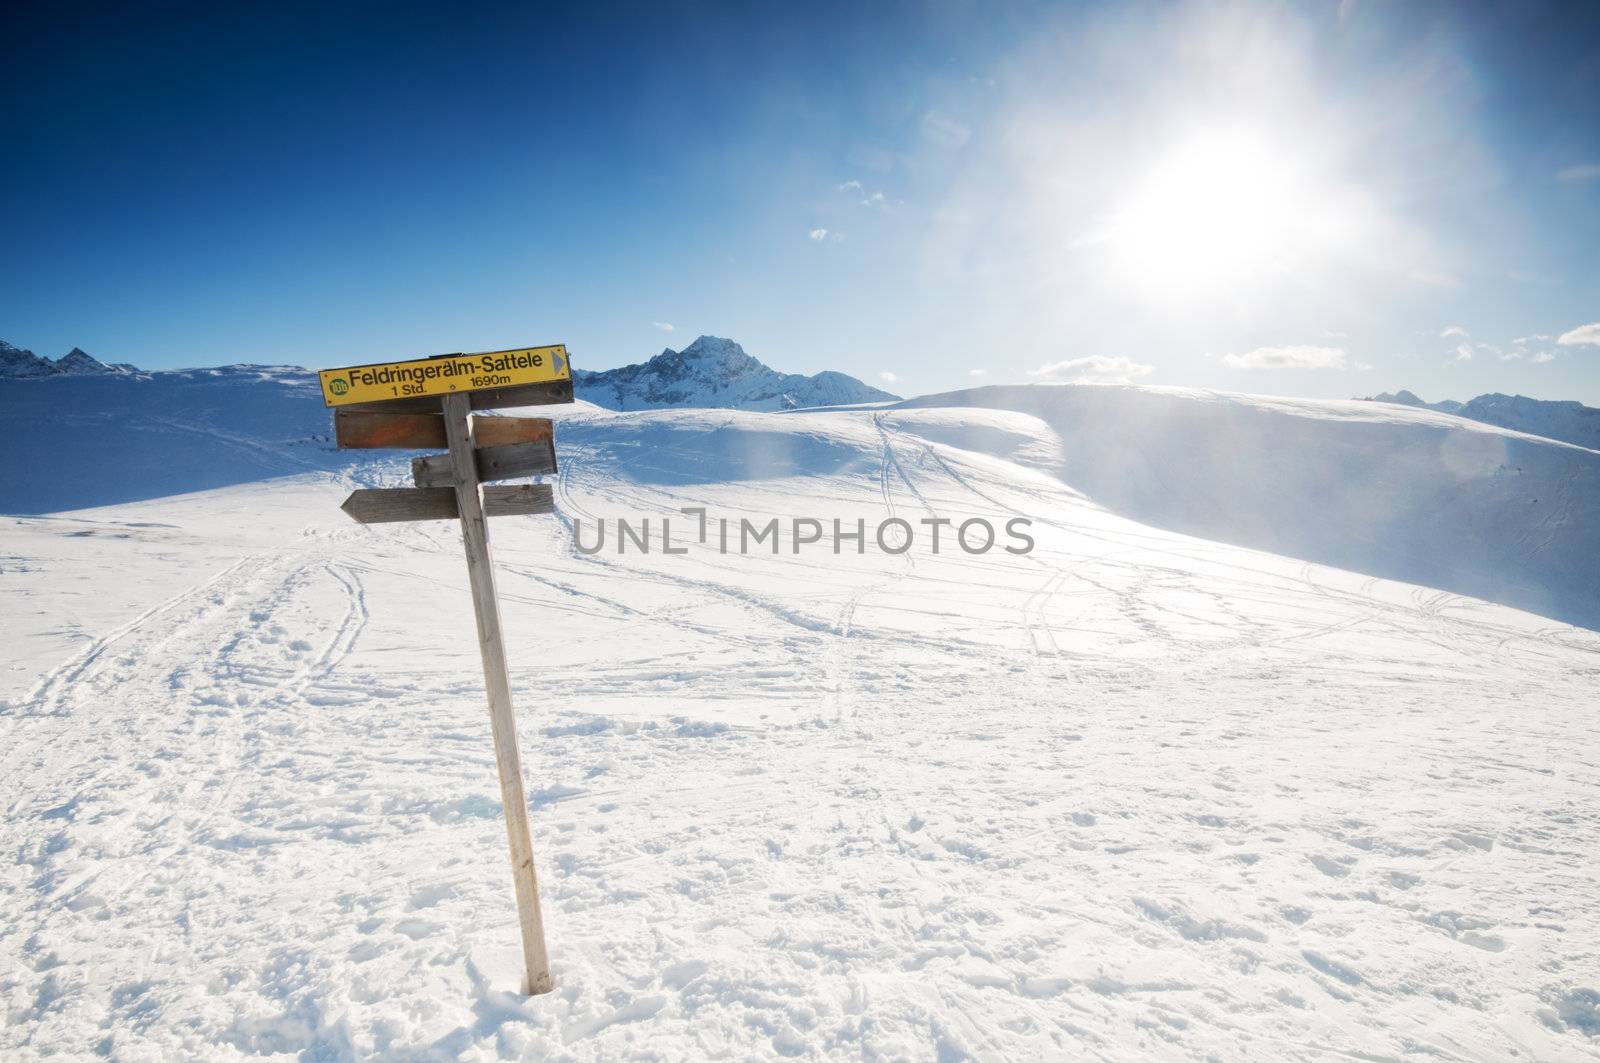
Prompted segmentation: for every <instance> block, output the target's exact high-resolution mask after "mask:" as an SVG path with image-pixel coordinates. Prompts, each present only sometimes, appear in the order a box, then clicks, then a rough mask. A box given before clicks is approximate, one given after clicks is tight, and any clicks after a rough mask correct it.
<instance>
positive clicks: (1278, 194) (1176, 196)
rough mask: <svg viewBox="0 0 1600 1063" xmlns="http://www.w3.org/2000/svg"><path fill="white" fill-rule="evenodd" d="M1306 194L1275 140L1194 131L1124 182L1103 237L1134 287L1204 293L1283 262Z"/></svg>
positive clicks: (1292, 253) (1309, 203) (1301, 231)
mask: <svg viewBox="0 0 1600 1063" xmlns="http://www.w3.org/2000/svg"><path fill="white" fill-rule="evenodd" d="M1315 200H1316V196H1315V195H1314V193H1313V192H1312V191H1311V190H1310V189H1309V188H1308V187H1307V182H1306V181H1305V179H1304V178H1303V176H1302V175H1301V174H1300V173H1298V172H1297V170H1296V167H1295V164H1294V159H1293V157H1292V154H1291V153H1290V152H1289V151H1287V150H1286V149H1285V148H1284V147H1283V146H1282V145H1275V144H1273V143H1272V142H1271V141H1269V140H1267V139H1266V138H1264V137H1262V136H1260V135H1259V134H1254V133H1251V132H1248V131H1243V130H1227V129H1224V130H1207V131H1203V132H1196V133H1193V134H1191V135H1189V136H1187V137H1185V138H1183V139H1182V140H1181V141H1180V142H1179V143H1177V144H1176V145H1175V146H1174V147H1173V148H1172V149H1171V150H1170V151H1168V152H1167V153H1166V154H1165V155H1163V156H1162V157H1161V158H1160V159H1159V161H1158V162H1157V163H1156V164H1155V165H1154V167H1153V168H1152V169H1151V170H1150V171H1149V172H1148V173H1147V174H1145V175H1144V177H1143V178H1142V179H1141V180H1138V181H1136V182H1135V183H1134V184H1133V187H1132V188H1131V190H1130V192H1129V193H1128V196H1127V198H1126V199H1125V200H1124V201H1123V202H1122V204H1121V206H1120V208H1119V209H1118V210H1117V211H1116V212H1115V215H1114V217H1113V221H1112V226H1111V230H1110V233H1109V235H1108V243H1109V244H1110V246H1111V249H1112V253H1113V256H1114V260H1115V266H1116V270H1117V272H1118V273H1119V274H1121V275H1122V276H1123V278H1124V279H1125V280H1127V281H1129V282H1131V283H1133V284H1134V285H1135V286H1137V287H1139V288H1142V289H1145V290H1147V291H1149V292H1150V293H1151V294H1159V295H1183V294H1204V293H1207V292H1211V291H1215V290H1217V289H1220V288H1225V287H1228V286H1237V285H1240V284H1248V283H1252V282H1257V281H1262V280H1265V279H1268V278H1269V277H1271V276H1273V275H1275V274H1280V273H1282V272H1283V271H1284V270H1286V269H1288V268H1290V266H1291V264H1292V263H1293V261H1294V260H1295V258H1296V257H1297V255H1298V254H1299V253H1300V252H1301V251H1302V250H1303V249H1304V244H1305V234H1306V232H1307V230H1308V227H1307V224H1306V221H1307V219H1306V217H1304V215H1305V214H1306V213H1307V212H1314V211H1315V210H1316V203H1315ZM1313 221H1314V219H1313Z"/></svg>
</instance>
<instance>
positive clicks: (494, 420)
mask: <svg viewBox="0 0 1600 1063" xmlns="http://www.w3.org/2000/svg"><path fill="white" fill-rule="evenodd" d="M391 405H392V404H391ZM333 434H334V438H335V439H337V440H338V443H339V449H341V450H378V449H391V450H443V449H444V448H445V446H446V445H447V444H446V443H445V437H444V418H443V417H442V416H441V415H439V414H437V413H390V412H388V411H387V410H385V411H382V412H376V411H367V410H350V409H343V410H335V411H333ZM472 434H473V436H474V438H475V439H476V440H477V442H478V446H480V447H509V446H513V445H515V444H517V443H533V442H537V441H539V440H550V439H553V438H554V437H555V428H554V426H552V425H551V423H550V418H548V417H474V418H472Z"/></svg>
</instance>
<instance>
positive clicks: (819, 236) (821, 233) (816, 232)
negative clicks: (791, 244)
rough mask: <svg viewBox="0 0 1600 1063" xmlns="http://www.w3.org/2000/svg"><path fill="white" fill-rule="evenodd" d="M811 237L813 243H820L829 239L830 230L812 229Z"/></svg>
mask: <svg viewBox="0 0 1600 1063" xmlns="http://www.w3.org/2000/svg"><path fill="white" fill-rule="evenodd" d="M810 235H811V239H812V240H813V241H815V242H818V243H820V242H821V241H823V240H826V239H827V238H828V230H826V229H812V230H811V233H810Z"/></svg>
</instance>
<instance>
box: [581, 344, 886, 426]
mask: <svg viewBox="0 0 1600 1063" xmlns="http://www.w3.org/2000/svg"><path fill="white" fill-rule="evenodd" d="M572 382H573V389H574V391H575V392H576V394H577V396H578V398H580V399H585V400H587V401H589V402H592V403H594V404H595V405H597V406H604V407H606V408H607V409H611V410H652V409H660V408H662V407H668V406H701V407H712V408H724V409H740V410H785V409H800V408H805V407H812V406H845V405H851V404H853V403H858V402H892V401H894V400H896V399H898V398H899V397H900V396H898V395H891V394H890V393H889V392H887V391H882V390H879V389H878V388H875V387H871V386H869V385H867V384H864V383H862V382H861V381H859V380H857V379H856V378H855V377H853V376H847V375H846V374H844V373H835V372H821V373H817V374H814V375H813V376H804V375H802V374H799V373H780V372H778V371H777V370H775V369H772V368H770V367H768V366H766V365H765V364H763V363H762V362H761V361H760V360H759V359H757V358H753V357H751V356H750V355H748V354H746V353H745V350H744V348H743V347H741V346H739V345H738V344H737V343H735V342H733V341H732V340H729V339H723V338H721V337H718V336H701V337H700V338H699V339H697V340H695V341H694V342H693V343H691V344H690V345H689V346H687V347H685V348H684V349H683V350H681V351H674V350H673V349H672V348H670V347H669V348H667V349H666V350H664V351H662V352H661V353H660V354H658V355H656V356H655V357H654V358H651V359H650V360H649V361H648V362H644V363H640V364H635V365H625V366H622V367H620V368H618V369H607V370H603V371H600V372H595V371H590V370H583V369H575V370H573V373H572Z"/></svg>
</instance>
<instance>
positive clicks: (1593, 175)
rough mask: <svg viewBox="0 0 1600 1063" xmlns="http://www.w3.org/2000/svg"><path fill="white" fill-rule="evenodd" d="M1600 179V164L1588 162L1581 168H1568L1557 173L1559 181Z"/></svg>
mask: <svg viewBox="0 0 1600 1063" xmlns="http://www.w3.org/2000/svg"><path fill="white" fill-rule="evenodd" d="M1596 179H1600V162H1586V163H1583V164H1582V165H1580V166H1568V167H1566V168H1565V169H1561V170H1557V171H1556V180H1557V181H1567V182H1569V183H1570V182H1573V181H1593V180H1596Z"/></svg>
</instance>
